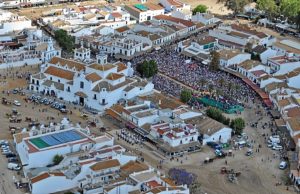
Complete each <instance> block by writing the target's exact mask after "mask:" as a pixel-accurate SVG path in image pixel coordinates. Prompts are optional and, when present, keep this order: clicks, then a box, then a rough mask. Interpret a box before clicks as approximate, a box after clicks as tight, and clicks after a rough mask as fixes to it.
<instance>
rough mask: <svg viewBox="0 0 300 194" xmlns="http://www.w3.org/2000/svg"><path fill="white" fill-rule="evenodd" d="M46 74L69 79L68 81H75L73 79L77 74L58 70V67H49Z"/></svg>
mask: <svg viewBox="0 0 300 194" xmlns="http://www.w3.org/2000/svg"><path fill="white" fill-rule="evenodd" d="M44 73H46V74H49V75H53V76H56V77H60V78H63V79H67V80H73V77H74V74H75V73H74V72H72V71H68V70H65V69H61V68H57V67H54V66H50V67H48V68H47V69H46V71H45V72H44Z"/></svg>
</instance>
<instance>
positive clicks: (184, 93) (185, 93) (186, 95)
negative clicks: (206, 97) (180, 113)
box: [180, 89, 192, 103]
mask: <svg viewBox="0 0 300 194" xmlns="http://www.w3.org/2000/svg"><path fill="white" fill-rule="evenodd" d="M191 98H192V92H191V90H186V89H184V90H181V93H180V100H181V101H182V102H184V103H187V102H188V101H189V100H190V99H191Z"/></svg>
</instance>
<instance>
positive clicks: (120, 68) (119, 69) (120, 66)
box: [116, 63, 127, 72]
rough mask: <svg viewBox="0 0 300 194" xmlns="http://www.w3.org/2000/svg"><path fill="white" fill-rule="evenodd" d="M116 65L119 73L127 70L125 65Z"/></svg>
mask: <svg viewBox="0 0 300 194" xmlns="http://www.w3.org/2000/svg"><path fill="white" fill-rule="evenodd" d="M116 65H117V66H118V72H120V71H123V70H125V69H127V66H126V65H125V64H124V63H117V64H116Z"/></svg>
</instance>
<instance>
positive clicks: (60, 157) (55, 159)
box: [53, 154, 64, 165]
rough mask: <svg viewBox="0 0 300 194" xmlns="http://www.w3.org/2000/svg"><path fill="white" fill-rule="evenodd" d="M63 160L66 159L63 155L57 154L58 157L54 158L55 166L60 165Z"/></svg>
mask: <svg viewBox="0 0 300 194" xmlns="http://www.w3.org/2000/svg"><path fill="white" fill-rule="evenodd" d="M63 159H64V157H63V156H62V155H58V154H56V155H55V156H54V157H53V164H54V165H58V164H59V163H60V162H61V161H62V160H63Z"/></svg>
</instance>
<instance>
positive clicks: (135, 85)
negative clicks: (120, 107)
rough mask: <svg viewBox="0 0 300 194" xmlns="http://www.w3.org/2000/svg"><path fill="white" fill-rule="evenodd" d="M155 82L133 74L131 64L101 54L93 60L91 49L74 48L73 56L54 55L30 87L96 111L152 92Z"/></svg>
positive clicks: (34, 78)
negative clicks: (112, 60)
mask: <svg viewBox="0 0 300 194" xmlns="http://www.w3.org/2000/svg"><path fill="white" fill-rule="evenodd" d="M153 87H154V86H153V84H152V83H151V82H147V81H146V80H142V79H140V78H136V77H133V68H132V67H131V64H130V63H127V64H124V63H122V62H115V63H109V62H108V61H107V55H105V54H103V53H100V54H98V55H97V57H96V60H92V59H91V53H90V49H86V48H83V47H81V48H79V49H75V51H74V59H65V58H61V57H52V58H51V60H49V61H48V62H45V63H43V64H42V65H41V70H40V72H39V73H37V74H35V75H32V76H31V78H30V85H29V89H30V90H32V91H34V92H41V93H43V94H45V95H50V96H56V97H58V98H60V99H63V100H65V101H69V102H73V103H75V104H79V105H82V106H84V107H87V108H93V109H95V110H97V111H104V110H105V109H106V108H109V107H111V106H112V105H113V104H116V103H117V102H118V101H119V100H121V99H123V100H127V99H131V98H133V97H136V96H139V95H145V94H148V93H151V92H152V90H153Z"/></svg>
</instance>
